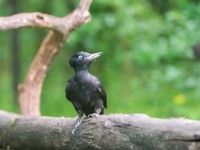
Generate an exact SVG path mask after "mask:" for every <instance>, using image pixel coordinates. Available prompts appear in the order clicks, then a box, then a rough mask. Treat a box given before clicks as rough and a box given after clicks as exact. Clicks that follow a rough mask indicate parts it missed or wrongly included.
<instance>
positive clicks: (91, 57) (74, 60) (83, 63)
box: [69, 52, 103, 70]
mask: <svg viewBox="0 0 200 150" xmlns="http://www.w3.org/2000/svg"><path fill="white" fill-rule="evenodd" d="M102 53H103V52H98V53H93V54H90V53H87V52H78V53H76V54H74V55H73V56H72V57H71V58H70V60H69V64H70V66H71V67H73V68H74V69H75V70H82V69H87V68H88V67H89V65H90V64H91V63H92V62H93V61H95V60H96V58H98V57H99V56H101V55H102Z"/></svg>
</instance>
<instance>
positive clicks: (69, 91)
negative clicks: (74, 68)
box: [65, 80, 72, 101]
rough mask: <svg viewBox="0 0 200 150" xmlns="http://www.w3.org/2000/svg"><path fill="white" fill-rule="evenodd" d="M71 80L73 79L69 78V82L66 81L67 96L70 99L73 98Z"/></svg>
mask: <svg viewBox="0 0 200 150" xmlns="http://www.w3.org/2000/svg"><path fill="white" fill-rule="evenodd" d="M71 82H72V80H68V81H67V83H66V86H65V96H66V98H67V99H68V100H69V101H70V99H71V95H70V93H71V90H70V89H71V88H70V87H71Z"/></svg>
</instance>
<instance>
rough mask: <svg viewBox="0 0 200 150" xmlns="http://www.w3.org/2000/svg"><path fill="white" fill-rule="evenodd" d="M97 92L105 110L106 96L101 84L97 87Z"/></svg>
mask: <svg viewBox="0 0 200 150" xmlns="http://www.w3.org/2000/svg"><path fill="white" fill-rule="evenodd" d="M98 91H99V94H100V97H101V98H102V100H103V105H104V107H105V108H107V94H106V91H105V89H104V87H103V85H102V84H101V83H100V84H99V86H98Z"/></svg>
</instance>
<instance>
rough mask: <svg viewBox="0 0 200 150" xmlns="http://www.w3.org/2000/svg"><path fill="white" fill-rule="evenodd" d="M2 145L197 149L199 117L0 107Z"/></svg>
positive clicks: (79, 149)
mask: <svg viewBox="0 0 200 150" xmlns="http://www.w3.org/2000/svg"><path fill="white" fill-rule="evenodd" d="M0 118H1V120H0V148H2V149H6V148H7V149H8V148H9V149H27V150H32V149H33V150H41V149H42V150H53V149H54V150H66V149H70V150H83V149H87V150H90V149H92V150H104V149H105V150H108V149H109V150H131V149H132V150H198V149H200V121H194V120H187V119H182V118H177V119H174V118H173V119H157V118H150V117H149V116H147V115H143V114H134V115H126V114H112V115H101V116H99V117H98V118H84V119H83V122H82V123H81V125H80V127H79V128H78V130H77V131H76V132H75V135H72V134H71V130H72V128H73V125H74V122H75V119H76V118H63V117H62V118H53V117H33V116H20V115H16V114H13V113H8V112H4V111H0Z"/></svg>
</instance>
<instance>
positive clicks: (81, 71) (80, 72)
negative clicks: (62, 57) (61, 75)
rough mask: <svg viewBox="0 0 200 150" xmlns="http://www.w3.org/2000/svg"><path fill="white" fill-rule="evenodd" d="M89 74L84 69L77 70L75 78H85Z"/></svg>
mask: <svg viewBox="0 0 200 150" xmlns="http://www.w3.org/2000/svg"><path fill="white" fill-rule="evenodd" d="M87 74H89V72H88V70H87V69H83V70H81V69H80V70H75V76H84V75H87Z"/></svg>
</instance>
